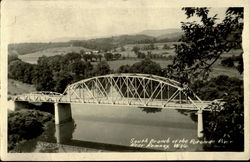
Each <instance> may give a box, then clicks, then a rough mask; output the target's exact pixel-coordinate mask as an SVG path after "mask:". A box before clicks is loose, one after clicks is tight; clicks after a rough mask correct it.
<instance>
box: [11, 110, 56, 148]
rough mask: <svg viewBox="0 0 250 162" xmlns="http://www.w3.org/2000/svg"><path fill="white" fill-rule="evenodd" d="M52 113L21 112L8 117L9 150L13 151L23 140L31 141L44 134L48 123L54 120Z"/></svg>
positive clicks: (12, 113)
mask: <svg viewBox="0 0 250 162" xmlns="http://www.w3.org/2000/svg"><path fill="white" fill-rule="evenodd" d="M52 119H53V117H52V115H51V114H50V113H46V112H41V111H35V110H21V111H15V112H10V113H9V115H8V149H9V150H12V149H14V147H15V146H16V145H17V144H18V143H19V142H21V141H22V140H29V139H32V138H35V137H37V136H39V135H40V134H42V132H43V131H44V125H45V123H46V122H48V121H50V120H52Z"/></svg>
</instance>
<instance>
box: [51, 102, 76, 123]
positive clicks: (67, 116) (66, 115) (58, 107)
mask: <svg viewBox="0 0 250 162" xmlns="http://www.w3.org/2000/svg"><path fill="white" fill-rule="evenodd" d="M54 108H55V124H61V123H64V122H67V121H71V120H72V114H71V105H70V104H69V103H55V104H54Z"/></svg>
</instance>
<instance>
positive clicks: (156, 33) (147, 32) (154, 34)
mask: <svg viewBox="0 0 250 162" xmlns="http://www.w3.org/2000/svg"><path fill="white" fill-rule="evenodd" d="M178 32H181V30H180V29H175V28H172V29H161V30H144V31H142V32H140V33H138V34H144V35H148V36H151V37H160V36H162V35H165V34H171V33H178Z"/></svg>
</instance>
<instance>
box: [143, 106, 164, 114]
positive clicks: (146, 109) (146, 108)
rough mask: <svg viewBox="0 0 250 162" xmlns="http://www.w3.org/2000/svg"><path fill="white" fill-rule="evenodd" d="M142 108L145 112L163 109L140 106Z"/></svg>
mask: <svg viewBox="0 0 250 162" xmlns="http://www.w3.org/2000/svg"><path fill="white" fill-rule="evenodd" d="M140 109H141V110H142V111H143V112H146V113H156V112H161V111H162V109H161V108H149V107H140Z"/></svg>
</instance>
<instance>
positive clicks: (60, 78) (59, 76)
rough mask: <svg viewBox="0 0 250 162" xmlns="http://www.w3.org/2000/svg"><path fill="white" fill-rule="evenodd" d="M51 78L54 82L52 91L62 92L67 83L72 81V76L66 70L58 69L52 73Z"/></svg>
mask: <svg viewBox="0 0 250 162" xmlns="http://www.w3.org/2000/svg"><path fill="white" fill-rule="evenodd" d="M53 80H54V83H55V86H54V91H55V92H59V93H63V92H64V90H65V89H66V87H67V85H69V84H70V83H71V82H72V80H73V77H72V76H71V75H70V74H69V73H68V72H66V71H60V72H58V73H56V74H55V75H54V77H53Z"/></svg>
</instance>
